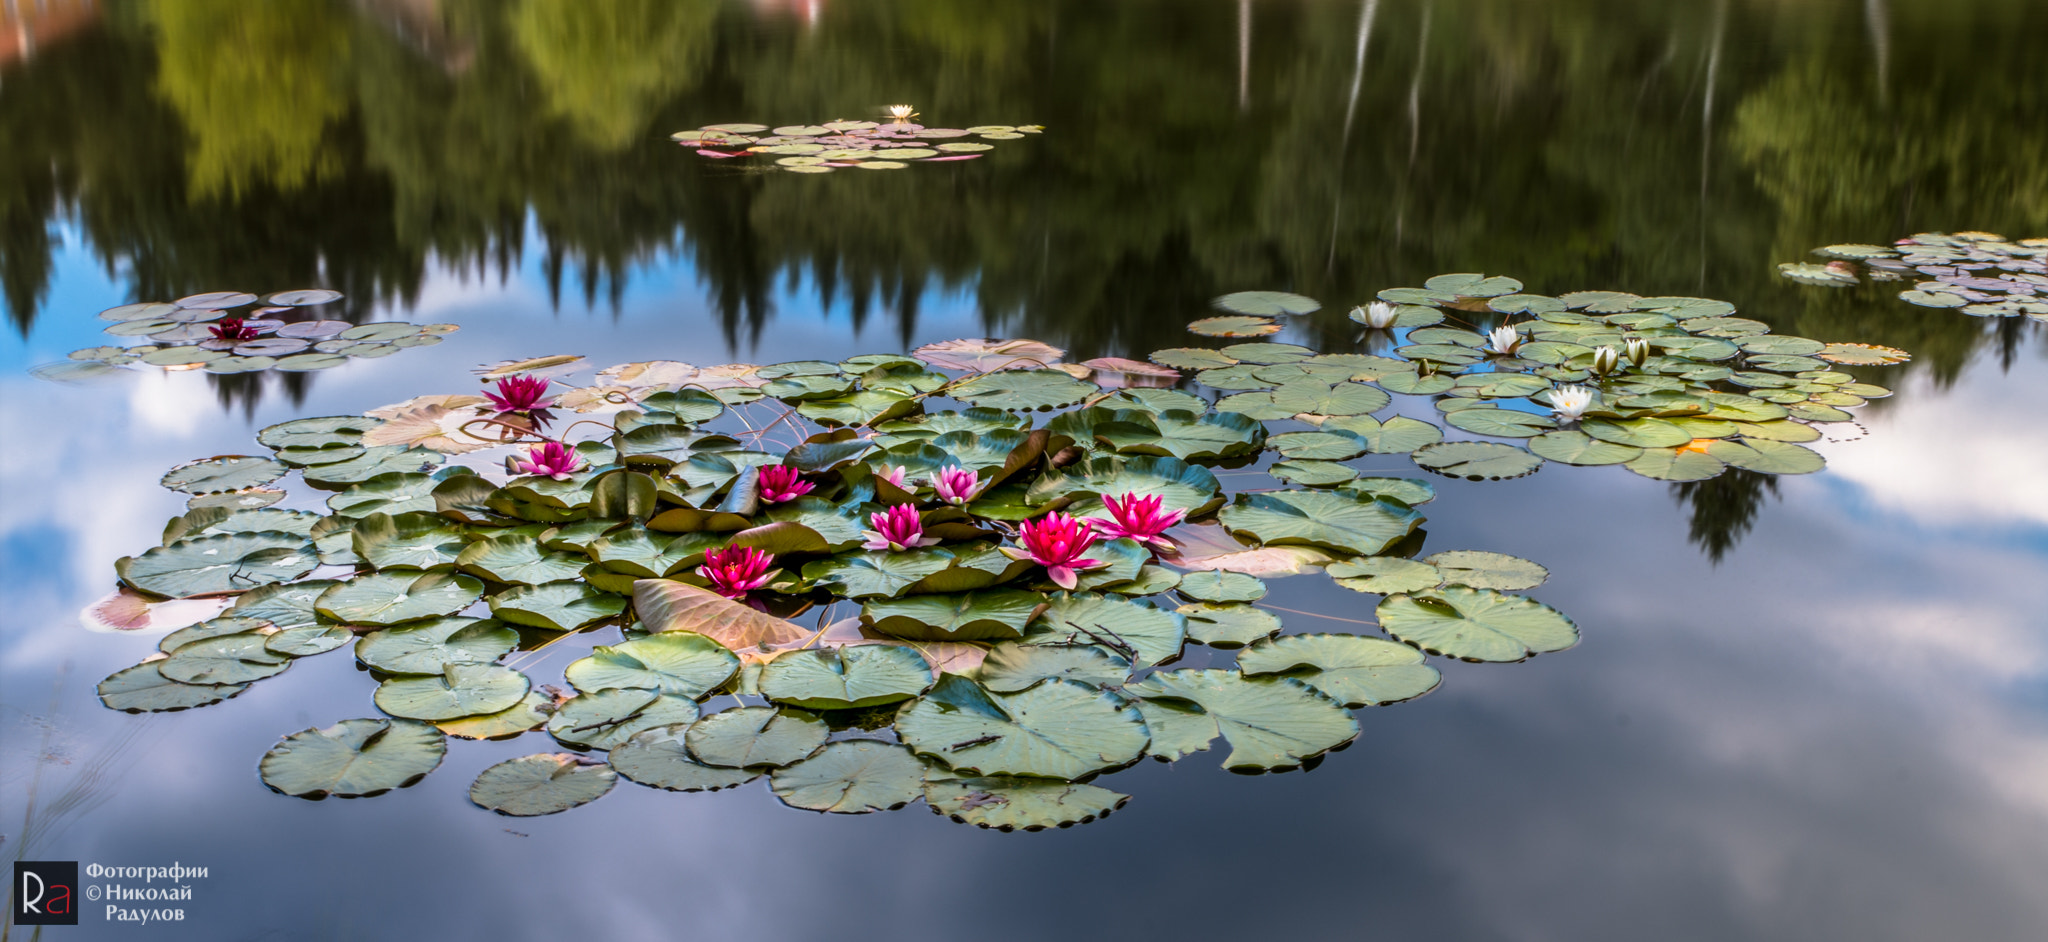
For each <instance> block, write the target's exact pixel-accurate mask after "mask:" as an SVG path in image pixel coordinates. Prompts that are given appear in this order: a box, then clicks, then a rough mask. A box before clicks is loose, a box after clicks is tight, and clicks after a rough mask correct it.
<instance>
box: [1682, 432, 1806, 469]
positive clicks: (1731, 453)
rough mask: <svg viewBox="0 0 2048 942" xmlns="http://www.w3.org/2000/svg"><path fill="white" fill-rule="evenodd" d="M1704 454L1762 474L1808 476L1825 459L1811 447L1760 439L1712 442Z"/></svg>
mask: <svg viewBox="0 0 2048 942" xmlns="http://www.w3.org/2000/svg"><path fill="white" fill-rule="evenodd" d="M1706 451H1707V454H1708V455H1711V456H1712V457H1714V458H1716V459H1718V460H1720V461H1721V462H1722V463H1724V464H1727V465H1730V466H1732V467H1737V468H1741V469H1743V470H1745V471H1757V472H1761V473H1763V474H1812V473H1813V472H1815V471H1819V470H1820V469H1822V468H1824V467H1826V466H1827V461H1826V459H1823V458H1822V457H1821V456H1820V454H1819V453H1818V452H1816V451H1814V450H1813V449H1811V448H1806V447H1803V446H1800V445H1794V444H1790V443H1787V442H1774V441H1768V440H1765V439H1761V438H1758V439H1750V440H1748V441H1742V442H1731V441H1716V442H1713V443H1711V444H1709V445H1707V449H1706Z"/></svg>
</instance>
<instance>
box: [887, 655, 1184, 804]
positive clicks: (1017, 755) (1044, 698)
mask: <svg viewBox="0 0 2048 942" xmlns="http://www.w3.org/2000/svg"><path fill="white" fill-rule="evenodd" d="M896 734H897V735H898V736H899V737H901V738H902V740H903V742H904V744H905V745H907V746H909V747H910V748H911V750H912V751H914V752H916V753H918V754H919V755H923V756H929V757H931V758H933V759H937V760H939V761H941V762H944V763H945V764H946V765H948V766H950V767H951V768H953V769H955V770H958V771H962V772H972V773H978V774H983V775H995V774H1006V775H1031V776H1044V777H1048V778H1064V779H1075V778H1081V777H1082V776H1085V775H1089V774H1091V773H1095V772H1101V771H1105V770H1108V769H1113V768H1118V767H1121V766H1124V765H1128V764H1130V763H1131V762H1133V761H1135V760H1136V759H1137V758H1138V757H1139V756H1141V755H1144V753H1145V747H1146V745H1147V744H1148V743H1149V742H1150V739H1151V737H1150V736H1149V735H1148V734H1147V733H1146V730H1145V722H1144V719H1143V718H1142V717H1141V716H1140V715H1139V713H1138V711H1137V709H1136V708H1134V707H1132V706H1131V705H1130V704H1128V703H1126V702H1125V701H1124V700H1122V699H1120V698H1118V697H1117V696H1115V695H1114V694H1109V693H1105V692H1103V691H1101V690H1099V689H1096V688H1094V687H1090V686H1087V685H1085V684H1078V683H1074V682H1072V681H1067V680H1047V681H1044V682H1041V683H1039V684H1036V685H1033V686H1031V687H1028V688H1026V689H1024V690H1020V691H1018V692H1016V693H996V692H992V691H989V690H988V689H987V688H984V687H982V686H981V685H980V684H977V683H975V682H974V681H972V680H968V679H967V678H964V677H960V676H958V675H954V674H948V675H946V676H945V677H944V678H943V679H942V680H940V682H939V685H938V686H937V687H934V688H932V691H931V692H930V693H928V694H926V695H924V696H923V697H921V698H919V699H917V700H913V701H911V702H910V704H909V705H907V706H905V707H904V708H903V709H902V711H900V712H899V713H897V714H896Z"/></svg>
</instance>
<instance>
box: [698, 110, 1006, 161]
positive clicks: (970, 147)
mask: <svg viewBox="0 0 2048 942" xmlns="http://www.w3.org/2000/svg"><path fill="white" fill-rule="evenodd" d="M889 115H890V120H889V121H888V122H887V123H879V124H878V123H876V122H873V121H845V120H839V121H827V122H824V123H823V124H791V125H784V126H782V127H778V128H770V127H768V126H767V125H765V124H713V125H709V126H707V127H703V128H699V129H697V130H695V131H677V132H676V133H674V134H671V135H669V138H670V139H671V140H674V141H675V142H676V143H678V144H681V145H682V146H684V147H688V148H691V149H693V150H695V151H696V152H697V155H698V156H699V157H709V158H713V159H719V160H728V159H732V158H736V157H751V156H763V157H773V158H774V159H775V162H774V163H773V164H771V165H769V166H770V168H771V169H776V170H786V171H789V172H791V173H831V172H832V171H834V170H842V169H847V168H859V169H862V170H901V169H903V168H905V167H908V166H910V165H911V164H912V163H941V162H949V161H959V160H975V159H978V158H980V157H981V155H982V154H983V153H985V152H987V151H990V150H993V149H995V145H994V144H988V143H983V142H984V141H1014V140H1020V139H1022V138H1023V137H1024V136H1025V135H1027V134H1038V133H1041V132H1043V131H1044V130H1045V128H1044V127H1042V126H1040V125H1036V124H1020V125H1008V124H983V125H976V126H975V127H971V128H933V127H926V126H924V125H921V124H916V123H914V122H913V121H912V119H913V118H916V117H917V113H916V112H915V111H914V110H913V109H912V108H911V107H910V106H909V105H890V106H889ZM969 135H973V136H975V137H978V138H980V139H981V140H979V141H963V140H957V139H958V138H964V137H967V136H969ZM937 142H943V143H937Z"/></svg>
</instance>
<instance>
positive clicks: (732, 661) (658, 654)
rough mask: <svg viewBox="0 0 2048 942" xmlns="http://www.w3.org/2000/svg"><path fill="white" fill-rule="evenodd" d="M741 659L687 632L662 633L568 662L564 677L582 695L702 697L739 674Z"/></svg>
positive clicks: (702, 637)
mask: <svg viewBox="0 0 2048 942" xmlns="http://www.w3.org/2000/svg"><path fill="white" fill-rule="evenodd" d="M739 664H740V659H739V658H738V657H735V656H734V655H733V653H732V652H731V651H728V650H726V649H725V647H724V646H722V645H720V644H719V643H718V642H716V641H713V640H711V639H710V638H707V637H705V636H703V635H700V634H697V633H696V632H691V631H664V632H661V633H659V634H654V635H649V636H647V637H645V638H638V639H635V640H632V641H627V642H625V643H623V644H617V645H611V646H609V647H607V646H603V645H599V646H598V647H597V648H596V649H595V650H594V651H592V652H591V654H590V656H589V657H586V658H583V659H581V660H578V661H575V662H572V663H571V664H570V665H569V667H568V668H567V670H566V671H564V673H565V675H566V676H567V677H568V679H569V683H571V684H573V685H575V687H576V689H578V690H581V691H583V692H585V693H592V692H595V691H599V690H607V689H610V688H614V687H640V688H644V689H648V690H660V691H662V692H664V693H670V694H674V695H676V696H680V697H701V696H703V695H704V694H706V693H709V692H711V691H712V690H714V689H717V688H718V686H719V685H721V684H723V683H725V682H726V680H727V679H729V678H731V677H732V675H733V673H734V672H735V671H737V670H738V669H739Z"/></svg>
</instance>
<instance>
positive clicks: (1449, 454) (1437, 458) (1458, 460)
mask: <svg viewBox="0 0 2048 942" xmlns="http://www.w3.org/2000/svg"><path fill="white" fill-rule="evenodd" d="M1413 458H1414V461H1415V464H1416V465H1417V466H1419V467H1421V468H1423V469H1425V470H1429V471H1434V472H1436V473H1438V474H1441V475H1444V476H1445V477H1453V478H1464V479H1466V480H1468V481H1505V480H1507V479H1509V478H1518V477H1523V476H1525V475H1529V474H1534V473H1535V471H1536V469H1537V468H1540V467H1542V466H1543V459H1542V458H1539V457H1537V456H1535V455H1532V454H1530V453H1529V452H1527V451H1525V450H1523V449H1520V448H1516V447H1515V446H1513V445H1502V444H1499V443H1496V442H1439V443H1437V444H1435V445H1426V446H1424V447H1422V448H1418V449H1416V450H1415V452H1414V455H1413Z"/></svg>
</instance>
